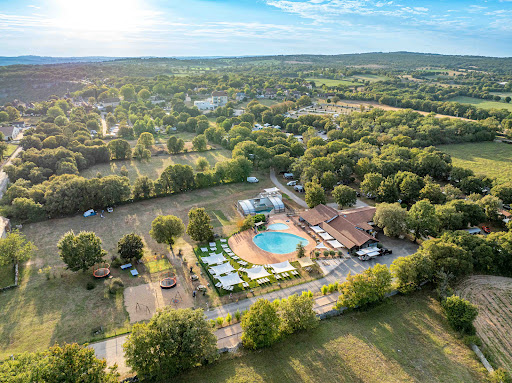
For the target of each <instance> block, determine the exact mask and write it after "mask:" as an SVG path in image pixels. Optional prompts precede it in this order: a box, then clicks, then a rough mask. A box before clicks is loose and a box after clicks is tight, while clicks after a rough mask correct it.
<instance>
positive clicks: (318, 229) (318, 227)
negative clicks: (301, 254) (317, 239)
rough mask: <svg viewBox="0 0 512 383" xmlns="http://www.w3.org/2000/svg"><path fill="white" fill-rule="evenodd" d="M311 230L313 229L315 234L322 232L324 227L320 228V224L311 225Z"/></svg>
mask: <svg viewBox="0 0 512 383" xmlns="http://www.w3.org/2000/svg"><path fill="white" fill-rule="evenodd" d="M311 230H313V231H314V232H315V233H317V234H318V233H323V232H324V229H322V228H321V227H320V226H311Z"/></svg>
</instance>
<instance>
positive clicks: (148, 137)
mask: <svg viewBox="0 0 512 383" xmlns="http://www.w3.org/2000/svg"><path fill="white" fill-rule="evenodd" d="M154 144H155V138H154V137H153V135H152V134H151V133H149V132H143V133H141V134H140V136H139V139H138V140H137V145H142V146H143V147H145V148H146V149H147V148H149V147H150V146H151V145H154Z"/></svg>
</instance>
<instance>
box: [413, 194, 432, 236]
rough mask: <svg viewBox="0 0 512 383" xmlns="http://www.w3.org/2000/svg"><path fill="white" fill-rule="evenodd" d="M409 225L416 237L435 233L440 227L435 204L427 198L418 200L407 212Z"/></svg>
mask: <svg viewBox="0 0 512 383" xmlns="http://www.w3.org/2000/svg"><path fill="white" fill-rule="evenodd" d="M407 227H408V228H409V229H410V230H412V231H413V232H414V238H415V239H418V238H421V237H427V236H429V235H435V234H436V233H437V231H438V229H439V219H438V218H437V215H436V208H435V206H434V205H432V204H431V203H430V202H429V201H428V200H426V199H424V200H421V201H418V202H416V203H415V204H414V205H412V207H411V209H410V210H409V213H408V214H407Z"/></svg>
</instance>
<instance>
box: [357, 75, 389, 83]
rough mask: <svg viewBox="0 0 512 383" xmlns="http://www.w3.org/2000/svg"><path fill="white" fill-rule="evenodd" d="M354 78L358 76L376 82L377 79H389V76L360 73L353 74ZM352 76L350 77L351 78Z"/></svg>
mask: <svg viewBox="0 0 512 383" xmlns="http://www.w3.org/2000/svg"><path fill="white" fill-rule="evenodd" d="M353 78H358V79H361V80H365V81H370V82H375V81H386V80H389V77H386V76H379V75H378V74H358V75H355V76H353ZM350 79H351V78H348V80H350Z"/></svg>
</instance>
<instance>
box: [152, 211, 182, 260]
mask: <svg viewBox="0 0 512 383" xmlns="http://www.w3.org/2000/svg"><path fill="white" fill-rule="evenodd" d="M184 232H185V225H184V224H183V221H182V220H181V219H180V218H178V217H176V216H174V215H159V216H158V217H156V218H155V219H154V220H153V222H152V223H151V230H150V232H149V234H150V235H151V237H153V239H154V240H155V241H157V242H158V243H166V244H168V245H169V247H170V248H171V252H172V253H173V254H174V251H173V248H172V246H173V245H174V243H175V242H176V238H179V237H181V236H182V235H183V233H184Z"/></svg>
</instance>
